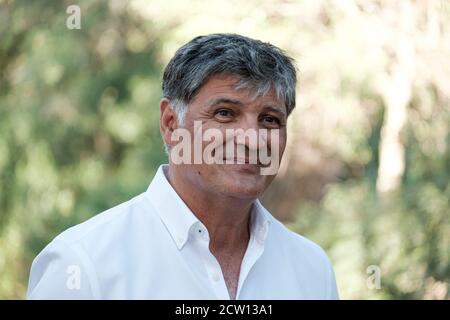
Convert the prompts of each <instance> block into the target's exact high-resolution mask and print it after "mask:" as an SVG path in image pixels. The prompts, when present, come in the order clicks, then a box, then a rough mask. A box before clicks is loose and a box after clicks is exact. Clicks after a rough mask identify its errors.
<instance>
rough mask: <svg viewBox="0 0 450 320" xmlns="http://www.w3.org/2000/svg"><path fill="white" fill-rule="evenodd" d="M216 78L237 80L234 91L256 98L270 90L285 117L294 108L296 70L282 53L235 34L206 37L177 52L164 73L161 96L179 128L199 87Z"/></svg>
mask: <svg viewBox="0 0 450 320" xmlns="http://www.w3.org/2000/svg"><path fill="white" fill-rule="evenodd" d="M218 74H229V75H235V76H238V78H239V81H238V82H237V84H236V89H237V90H240V89H249V90H250V91H253V92H255V94H256V96H264V95H265V94H267V93H268V92H269V90H270V89H271V88H274V90H275V93H276V95H277V98H278V99H280V100H282V101H283V102H284V104H285V106H286V111H287V114H288V115H289V114H290V113H291V112H292V110H293V109H294V108H295V87H296V82H297V78H296V70H295V66H294V61H293V59H292V58H290V57H289V56H288V55H287V54H286V53H285V52H284V51H283V50H281V49H280V48H278V47H276V46H274V45H272V44H270V43H265V42H262V41H259V40H254V39H250V38H247V37H244V36H241V35H238V34H227V33H217V34H210V35H206V36H199V37H196V38H194V39H192V40H191V41H189V42H188V43H186V44H185V45H183V46H182V47H181V48H179V49H178V50H177V52H176V53H175V55H174V56H173V58H172V59H171V60H170V61H169V63H168V65H167V67H166V68H165V70H164V75H163V81H162V91H163V96H164V97H165V98H167V99H168V100H170V102H171V103H170V104H171V106H172V108H173V109H174V111H175V112H176V114H177V116H178V122H179V123H180V124H181V125H182V124H183V123H184V118H185V115H186V113H187V106H188V105H189V103H190V102H191V101H192V99H193V98H194V97H195V96H196V94H197V93H198V91H199V90H200V88H201V87H202V85H204V84H205V83H206V81H207V80H208V79H209V78H210V77H212V76H213V75H218Z"/></svg>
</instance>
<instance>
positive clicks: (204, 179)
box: [171, 75, 287, 198]
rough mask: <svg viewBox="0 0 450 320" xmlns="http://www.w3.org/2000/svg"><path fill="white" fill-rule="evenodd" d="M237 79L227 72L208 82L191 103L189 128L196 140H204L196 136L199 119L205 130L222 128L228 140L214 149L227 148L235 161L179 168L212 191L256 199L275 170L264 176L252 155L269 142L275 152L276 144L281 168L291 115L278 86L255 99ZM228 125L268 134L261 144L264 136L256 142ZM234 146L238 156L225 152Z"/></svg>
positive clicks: (223, 134)
mask: <svg viewBox="0 0 450 320" xmlns="http://www.w3.org/2000/svg"><path fill="white" fill-rule="evenodd" d="M237 81H238V79H237V78H236V77H232V76H224V75H221V76H215V77H212V78H211V79H210V80H208V81H207V82H206V83H205V84H204V85H203V86H202V87H201V88H200V90H199V92H198V93H197V95H196V97H195V98H194V99H193V101H191V103H190V104H189V106H188V111H187V114H186V118H185V122H184V126H183V127H184V128H185V129H187V130H188V131H189V132H190V134H191V137H193V138H192V143H197V142H198V141H197V142H195V140H194V137H195V133H196V128H195V126H194V121H195V122H196V123H197V125H198V124H199V123H201V124H202V131H203V132H205V131H207V130H208V129H216V130H219V131H220V132H221V133H222V136H223V140H222V141H216V142H215V145H216V146H217V148H214V149H213V150H214V151H212V153H213V154H215V152H219V151H218V150H222V151H224V153H223V160H224V161H228V162H232V163H231V164H229V163H224V164H217V163H213V164H206V163H204V161H202V164H179V165H177V166H180V167H179V168H178V169H181V170H178V171H179V172H180V173H181V175H182V176H183V178H184V179H188V180H189V181H190V183H191V184H193V185H195V186H197V187H198V188H200V189H203V190H205V191H207V192H214V193H219V194H223V195H228V196H232V197H238V198H256V197H258V196H259V195H260V194H262V192H264V190H265V189H266V188H267V187H268V186H269V184H270V183H271V182H272V180H273V179H274V177H275V173H273V174H272V175H263V174H261V169H262V167H263V166H262V164H261V163H253V164H251V163H248V162H249V156H250V155H257V154H258V150H259V149H260V148H261V147H262V146H264V145H266V148H267V150H266V151H268V153H269V154H273V152H274V151H275V150H272V148H278V153H279V158H278V159H276V161H278V163H277V164H276V165H277V167H278V165H279V161H281V157H282V154H283V152H284V149H285V146H286V120H287V113H286V107H285V104H284V102H283V101H280V100H278V99H277V97H276V95H275V93H274V91H273V90H271V91H269V93H268V94H267V95H265V96H261V97H256V98H255V95H254V92H250V91H248V90H239V91H237V90H236V89H235V88H234V86H235V84H236V82H237ZM197 129H198V128H197ZM228 129H234V130H235V129H243V130H244V131H246V130H249V129H250V130H251V131H253V130H254V131H253V132H255V135H256V137H257V138H262V136H261V137H260V135H261V130H260V129H266V130H267V131H266V132H267V137H266V138H262V139H263V140H262V141H264V143H258V140H256V141H255V140H253V141H250V140H249V139H239V138H237V137H236V136H230V135H228V136H227V130H228ZM274 130H275V131H278V132H277V134H278V139H277V140H278V143H275V142H274V141H272V139H271V131H274ZM197 131H198V130H197ZM275 131H274V133H275ZM229 132H230V130H228V133H229ZM247 132H250V131H247ZM197 133H198V132H197ZM241 137H242V136H241ZM260 141H261V140H260ZM210 143H211V141H209V142H208V141H204V142H202V143H201V150H202V151H203V150H204V149H205V147H206V146H207V145H208V144H210ZM229 145H232V148H233V149H234V158H233V157H231V158H230V156H229V155H227V154H226V152H225V150H227V149H226V148H227V147H228V148H230V147H229ZM219 147H220V148H219ZM238 149H240V151H242V150H245V156H244V159H243V158H242V157H237V155H238V152H237V150H238ZM228 150H230V149H228ZM217 154H219V153H217ZM220 154H222V153H220ZM240 154H241V155H242V153H240ZM220 157H222V156H220ZM243 162H244V163H243ZM171 165H173V164H171Z"/></svg>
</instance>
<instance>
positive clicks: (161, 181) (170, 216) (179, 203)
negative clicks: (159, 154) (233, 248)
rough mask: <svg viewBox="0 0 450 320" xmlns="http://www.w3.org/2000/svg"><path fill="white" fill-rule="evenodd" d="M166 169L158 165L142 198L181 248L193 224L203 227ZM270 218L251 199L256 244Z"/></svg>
mask: <svg viewBox="0 0 450 320" xmlns="http://www.w3.org/2000/svg"><path fill="white" fill-rule="evenodd" d="M168 168H169V166H168V165H167V164H165V165H161V166H160V167H159V168H158V171H157V172H156V174H155V177H154V178H153V180H152V182H151V183H150V185H149V187H148V189H147V191H146V197H147V198H148V199H149V200H150V202H151V203H152V205H153V206H154V207H155V208H156V211H157V213H158V215H159V216H160V218H161V220H162V221H163V223H164V225H165V226H166V228H167V230H168V231H169V233H170V235H171V237H172V239H173V241H174V242H175V244H176V245H177V247H178V249H179V250H181V249H182V248H183V246H184V245H185V243H186V242H187V241H188V239H189V235H190V234H191V229H192V228H193V226H194V225H196V226H198V227H199V228H201V229H204V230H205V231H206V228H205V226H204V225H203V224H202V222H201V221H200V220H199V219H198V218H197V217H196V216H195V215H194V214H193V213H192V211H191V210H190V209H189V207H188V206H187V205H186V203H185V202H184V201H183V200H182V199H181V198H180V196H179V195H178V193H177V192H176V191H175V189H174V188H173V187H172V185H171V184H170V183H169V181H168V179H167V176H166V174H167V170H168ZM271 217H272V216H271V214H270V213H269V212H268V211H267V210H266V209H265V208H264V207H263V206H262V204H261V202H260V201H259V200H258V199H257V200H255V202H254V203H253V207H252V212H251V217H250V232H251V236H254V237H255V238H256V240H257V241H258V242H259V243H260V244H263V243H264V241H265V239H266V237H267V233H268V229H269V224H270V221H271Z"/></svg>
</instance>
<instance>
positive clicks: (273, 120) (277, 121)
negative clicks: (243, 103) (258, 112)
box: [262, 116, 281, 126]
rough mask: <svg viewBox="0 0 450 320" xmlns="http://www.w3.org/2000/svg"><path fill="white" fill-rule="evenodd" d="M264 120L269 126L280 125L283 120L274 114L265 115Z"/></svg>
mask: <svg viewBox="0 0 450 320" xmlns="http://www.w3.org/2000/svg"><path fill="white" fill-rule="evenodd" d="M262 120H263V122H264V123H265V124H267V125H269V126H280V124H281V121H280V119H278V118H277V117H273V116H264V117H263V118H262Z"/></svg>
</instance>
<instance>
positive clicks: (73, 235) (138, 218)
mask: <svg viewBox="0 0 450 320" xmlns="http://www.w3.org/2000/svg"><path fill="white" fill-rule="evenodd" d="M149 205H150V203H149V202H148V201H146V197H145V194H144V193H142V194H140V195H138V196H136V197H134V198H132V199H130V200H128V201H126V202H123V203H121V204H119V205H117V206H114V207H112V208H110V209H108V210H106V211H103V212H101V213H99V214H97V215H95V216H93V217H92V218H90V219H88V220H86V221H84V222H82V223H80V224H78V225H75V226H73V227H71V228H69V229H67V230H65V231H64V232H62V233H61V234H59V235H58V236H57V237H56V238H55V240H56V241H61V242H64V243H66V244H67V245H69V246H71V245H75V244H77V243H86V242H94V243H96V244H98V242H97V241H101V240H102V239H110V240H111V239H117V237H118V236H120V235H121V234H122V233H127V232H128V229H130V227H132V225H134V224H140V223H142V220H148V219H151V218H152V216H151V214H149V213H151V210H148V207H147V206H149Z"/></svg>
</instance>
